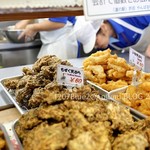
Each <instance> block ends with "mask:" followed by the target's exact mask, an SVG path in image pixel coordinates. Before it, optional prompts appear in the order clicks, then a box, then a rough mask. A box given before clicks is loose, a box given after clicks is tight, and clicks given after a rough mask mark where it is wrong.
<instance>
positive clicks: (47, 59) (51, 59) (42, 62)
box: [32, 55, 61, 73]
mask: <svg viewBox="0 0 150 150" xmlns="http://www.w3.org/2000/svg"><path fill="white" fill-rule="evenodd" d="M60 62H61V60H60V59H59V58H58V57H56V56H55V55H46V56H44V57H41V58H39V59H38V60H37V61H36V62H35V63H34V64H33V66H32V69H33V70H34V72H36V73H38V72H40V71H41V67H42V66H49V65H50V64H53V63H60Z"/></svg>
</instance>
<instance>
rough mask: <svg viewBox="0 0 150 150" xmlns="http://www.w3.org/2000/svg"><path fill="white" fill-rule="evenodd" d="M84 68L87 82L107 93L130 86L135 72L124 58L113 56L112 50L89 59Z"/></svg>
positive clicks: (95, 54)
mask: <svg viewBox="0 0 150 150" xmlns="http://www.w3.org/2000/svg"><path fill="white" fill-rule="evenodd" d="M83 68H84V74H85V78H86V79H87V80H90V81H91V82H93V83H95V84H96V85H98V86H100V87H102V88H104V89H105V90H107V91H111V90H114V89H117V88H120V87H124V86H126V85H130V84H131V82H132V76H133V71H134V67H132V66H131V65H129V64H128V63H127V61H126V60H125V59H124V58H121V57H118V56H117V55H116V54H115V55H112V54H111V50H110V49H107V50H104V51H99V52H96V53H94V54H92V55H90V56H89V57H87V58H86V59H85V60H84V62H83ZM138 74H140V73H138Z"/></svg>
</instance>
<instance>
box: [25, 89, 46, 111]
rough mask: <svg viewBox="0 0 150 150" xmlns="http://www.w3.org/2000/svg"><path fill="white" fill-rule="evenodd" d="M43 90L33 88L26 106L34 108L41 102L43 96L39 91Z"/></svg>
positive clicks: (42, 90)
mask: <svg viewBox="0 0 150 150" xmlns="http://www.w3.org/2000/svg"><path fill="white" fill-rule="evenodd" d="M44 91H45V90H44V88H35V89H34V91H33V94H32V96H31V97H30V99H29V100H28V106H29V107H30V108H36V107H38V106H39V105H40V104H41V103H42V102H43V97H42V96H41V93H43V92H44Z"/></svg>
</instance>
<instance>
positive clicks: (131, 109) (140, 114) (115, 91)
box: [108, 86, 148, 119]
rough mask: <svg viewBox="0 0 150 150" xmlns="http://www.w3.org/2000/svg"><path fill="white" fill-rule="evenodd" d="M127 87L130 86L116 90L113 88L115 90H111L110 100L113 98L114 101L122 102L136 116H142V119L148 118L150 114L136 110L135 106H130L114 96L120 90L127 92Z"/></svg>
mask: <svg viewBox="0 0 150 150" xmlns="http://www.w3.org/2000/svg"><path fill="white" fill-rule="evenodd" d="M127 87H128V86H126V87H123V88H120V89H116V90H113V91H111V92H109V94H108V98H109V99H110V100H112V101H115V102H117V103H120V104H122V105H124V106H126V107H127V108H129V109H130V112H131V113H132V114H133V115H134V116H135V117H137V118H140V119H146V118H147V117H148V116H146V115H144V114H142V113H141V112H139V111H137V110H135V109H134V108H132V107H130V106H127V105H125V104H123V103H122V102H120V101H118V100H115V99H114V98H113V96H114V95H116V94H118V93H119V92H125V91H126V89H127Z"/></svg>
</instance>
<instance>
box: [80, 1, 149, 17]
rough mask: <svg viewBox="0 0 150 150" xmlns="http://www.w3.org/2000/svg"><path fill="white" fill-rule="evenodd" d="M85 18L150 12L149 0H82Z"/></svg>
mask: <svg viewBox="0 0 150 150" xmlns="http://www.w3.org/2000/svg"><path fill="white" fill-rule="evenodd" d="M83 9H84V14H85V17H86V19H87V20H95V19H106V18H118V17H126V16H128V17H129V16H138V15H145V14H149V13H150V1H149V0H84V2H83Z"/></svg>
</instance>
